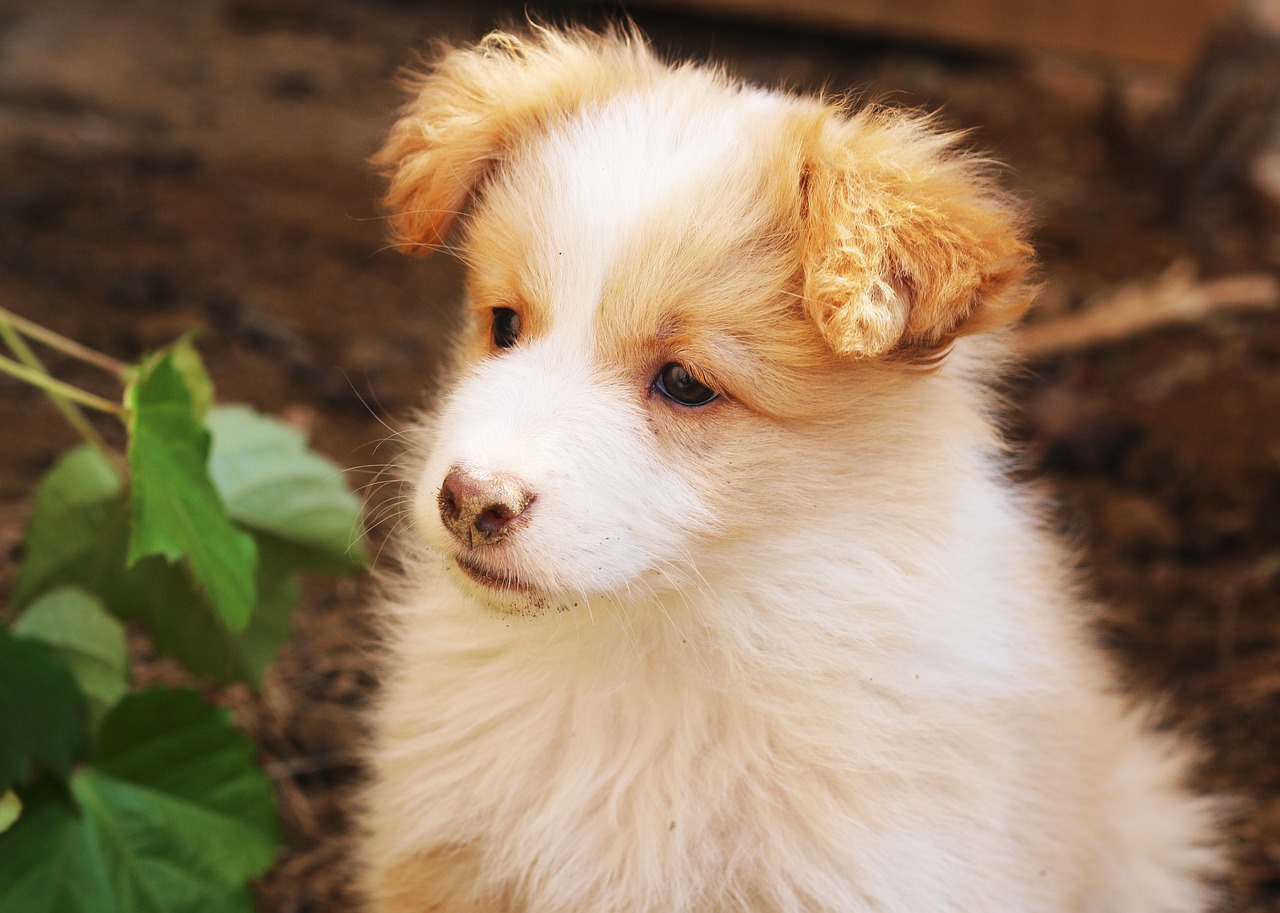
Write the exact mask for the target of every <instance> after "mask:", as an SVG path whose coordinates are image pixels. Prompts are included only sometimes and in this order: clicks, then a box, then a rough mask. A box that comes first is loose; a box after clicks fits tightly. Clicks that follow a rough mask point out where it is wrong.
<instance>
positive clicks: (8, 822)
mask: <svg viewBox="0 0 1280 913" xmlns="http://www.w3.org/2000/svg"><path fill="white" fill-rule="evenodd" d="M21 817H22V800H21V799H19V798H18V794H17V793H15V792H14V791H13V790H9V791H8V792H6V793H4V794H0V834H3V833H4V832H5V831H7V830H8V829H9V828H11V827H13V824H14V822H15V821H17V820H18V819H19V818H21Z"/></svg>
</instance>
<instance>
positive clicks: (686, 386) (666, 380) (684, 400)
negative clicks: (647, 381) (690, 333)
mask: <svg viewBox="0 0 1280 913" xmlns="http://www.w3.org/2000/svg"><path fill="white" fill-rule="evenodd" d="M653 386H654V389H656V390H657V391H658V392H659V393H661V394H662V395H663V396H665V397H666V398H667V399H669V400H671V401H672V402H676V403H679V404H680V405H682V406H705V405H706V404H707V403H709V402H711V401H712V400H713V399H715V398H716V397H717V396H719V395H720V394H719V393H717V392H716V391H715V390H712V389H711V388H710V387H708V386H706V385H705V384H700V383H698V382H697V381H696V380H694V379H693V375H691V374H690V373H689V372H688V371H686V370H685V367H684V365H681V364H677V363H675V362H672V363H671V364H669V365H667V366H666V367H664V368H663V369H662V370H661V371H659V372H658V376H657V377H655V378H654V379H653Z"/></svg>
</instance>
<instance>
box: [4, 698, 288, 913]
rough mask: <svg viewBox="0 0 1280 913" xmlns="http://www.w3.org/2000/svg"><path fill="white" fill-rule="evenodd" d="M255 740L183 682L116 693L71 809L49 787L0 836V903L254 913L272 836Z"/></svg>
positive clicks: (10, 907) (85, 912) (44, 910)
mask: <svg viewBox="0 0 1280 913" xmlns="http://www.w3.org/2000/svg"><path fill="white" fill-rule="evenodd" d="M253 754H254V748H253V744H252V743H251V742H250V741H249V740H248V739H247V738H245V737H244V736H243V735H242V734H240V733H238V732H236V731H235V730H234V729H233V728H232V727H231V725H230V723H229V722H228V721H227V718H226V715H225V714H224V713H223V712H222V711H220V710H219V709H218V708H216V707H212V706H210V705H208V704H205V703H204V702H203V701H202V700H201V699H200V697H199V695H198V694H196V693H195V692H192V691H167V690H157V691H150V692H145V693H143V694H135V695H130V696H128V697H126V698H125V699H124V700H123V701H121V702H120V705H119V706H118V707H117V708H116V710H115V711H113V712H112V714H111V715H110V716H108V717H107V720H106V723H105V724H104V726H103V730H102V736H101V739H100V744H99V751H98V756H97V757H96V758H95V759H94V760H93V761H92V762H91V763H90V764H88V765H86V766H85V767H82V768H81V769H79V770H77V771H76V773H75V775H74V776H73V778H72V780H71V793H72V795H73V796H74V798H75V801H76V804H77V805H78V807H79V812H80V814H79V816H77V815H76V813H75V811H74V810H73V809H71V808H70V807H69V806H68V805H67V804H66V801H65V799H64V798H63V797H61V796H59V795H58V794H57V793H56V792H55V791H53V790H49V789H43V790H40V789H37V790H33V791H32V793H31V794H29V795H28V796H27V813H26V814H24V816H23V817H22V819H21V820H20V821H19V822H18V823H17V824H16V825H15V826H14V827H13V828H12V829H11V830H10V831H8V832H7V833H5V834H3V835H0V910H2V911H6V913H8V911H14V913H17V911H22V913H252V910H253V903H252V898H251V896H250V892H249V890H248V888H247V887H246V883H247V882H248V880H249V879H251V878H255V877H257V876H258V875H261V874H262V873H263V872H265V871H266V870H267V868H268V867H270V865H271V862H272V858H273V856H274V854H275V850H276V848H277V847H278V846H279V845H280V843H281V838H280V831H279V826H278V825H277V823H276V813H275V805H274V802H273V800H272V796H271V784H270V781H269V780H268V778H267V776H266V775H265V774H264V773H263V772H262V771H261V770H260V769H258V768H257V767H256V766H255V765H254V763H253Z"/></svg>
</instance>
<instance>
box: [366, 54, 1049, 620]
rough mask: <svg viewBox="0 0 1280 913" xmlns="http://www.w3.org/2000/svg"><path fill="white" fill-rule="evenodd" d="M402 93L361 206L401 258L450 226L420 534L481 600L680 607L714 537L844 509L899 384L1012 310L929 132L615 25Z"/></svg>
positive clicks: (1002, 256)
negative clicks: (662, 51) (771, 88)
mask: <svg viewBox="0 0 1280 913" xmlns="http://www.w3.org/2000/svg"><path fill="white" fill-rule="evenodd" d="M413 92H414V100H413V101H412V103H411V104H410V105H409V107H408V108H407V109H406V111H405V112H404V114H403V116H402V118H401V119H400V121H399V122H398V123H397V125H396V126H395V128H394V130H393V132H392V134H391V137H390V139H389V140H388V142H387V144H386V145H385V147H384V148H383V149H382V151H381V152H380V153H379V156H378V162H379V163H380V165H382V166H383V167H384V168H385V169H386V171H387V173H388V175H389V177H390V187H389V190H388V192H387V195H386V198H385V204H386V206H387V208H388V211H389V214H390V219H391V224H392V226H393V229H394V232H395V235H396V240H397V241H398V243H400V244H401V245H402V246H403V247H405V248H407V249H408V250H409V251H411V252H415V253H427V252H430V251H431V250H433V249H435V248H436V247H438V246H440V245H441V244H442V243H443V242H444V239H445V237H446V235H447V234H448V233H449V231H450V226H451V225H452V223H454V222H455V220H456V219H457V218H458V216H459V215H461V214H463V213H466V214H467V218H466V220H465V221H466V225H465V232H464V233H463V235H462V238H461V240H460V242H459V248H460V251H461V257H462V259H463V261H464V262H465V263H466V265H467V267H468V285H469V294H468V297H469V302H470V310H471V316H472V319H471V320H470V322H469V329H468V330H467V332H466V335H465V338H464V340H463V342H462V349H463V351H462V353H461V357H460V359H459V361H458V363H457V364H458V368H457V372H456V377H454V378H452V381H453V383H452V386H451V388H450V390H449V391H448V393H447V395H446V396H445V398H444V399H443V401H442V405H441V407H440V409H439V411H438V414H437V415H436V416H435V417H434V419H433V421H432V437H431V443H430V445H429V447H428V450H429V455H427V456H426V457H425V459H424V461H423V464H422V467H421V469H420V476H419V478H417V479H416V480H415V481H416V484H417V497H416V501H415V517H416V519H417V521H418V527H419V529H420V531H421V533H422V535H424V536H425V538H426V539H427V540H428V541H429V542H430V543H432V544H433V545H434V546H435V547H436V548H437V549H438V550H439V551H441V552H442V553H443V554H444V555H445V556H446V560H447V561H448V563H449V564H450V565H451V567H453V568H455V569H456V571H457V572H458V574H459V577H460V579H464V580H465V581H467V582H466V583H465V584H464V585H467V586H469V587H470V588H472V589H473V590H474V592H476V593H477V594H480V595H481V596H482V597H483V598H484V599H485V600H486V601H488V602H489V603H491V604H493V605H497V606H502V607H506V608H512V609H527V608H534V607H539V606H542V607H546V606H555V607H572V606H573V605H574V604H575V603H578V602H581V601H583V600H585V599H592V598H595V597H598V596H600V595H606V596H610V597H614V598H616V597H620V596H623V595H625V594H633V595H640V596H644V595H647V594H650V593H653V592H657V591H662V590H665V589H668V588H671V587H678V588H682V589H685V590H686V591H691V590H692V589H696V588H698V587H701V586H705V585H707V582H706V580H705V579H704V574H705V570H706V567H707V566H708V562H713V561H714V558H713V557H712V556H714V555H715V554H728V553H729V552H732V551H734V547H733V546H734V544H735V543H736V544H739V545H740V544H741V543H743V542H753V541H754V542H763V541H768V540H771V539H778V538H782V537H783V532H784V531H785V530H787V529H792V528H809V529H812V530H815V532H816V530H817V529H818V528H820V526H821V524H822V523H823V522H829V521H831V520H832V519H833V517H839V516H842V515H846V514H849V513H851V512H853V511H855V510H856V508H857V506H856V505H851V504H848V503H846V502H844V501H841V500H840V499H841V498H842V497H844V496H846V495H848V489H847V487H845V482H848V481H850V480H857V479H859V478H861V476H860V474H861V473H865V472H867V471H874V473H876V474H878V475H881V476H882V475H883V474H884V471H885V467H886V466H887V465H890V464H892V463H893V461H894V460H895V459H896V458H895V456H894V450H895V448H898V447H900V446H903V445H904V441H905V440H906V439H908V438H910V437H911V436H912V431H911V428H912V425H911V423H910V422H908V421H905V420H904V419H903V416H904V414H905V413H906V412H909V411H910V409H911V408H912V406H911V403H912V397H913V396H917V395H918V394H916V393H913V392H912V391H913V390H918V389H921V387H920V385H922V384H927V383H929V382H930V376H929V372H928V371H926V370H923V369H922V367H921V366H922V365H932V366H933V367H934V368H936V367H937V362H938V361H939V359H941V358H942V357H943V356H944V354H945V353H946V351H947V350H948V348H949V347H950V346H951V345H952V344H953V343H954V342H955V341H956V340H957V339H958V338H960V337H962V336H966V335H969V334H974V333H978V332H981V331H985V330H989V329H992V328H995V327H998V326H1002V325H1004V324H1006V323H1008V322H1009V321H1010V320H1012V319H1014V318H1016V317H1017V316H1018V315H1019V314H1021V312H1022V311H1023V310H1024V308H1025V307H1026V305H1027V303H1028V301H1029V299H1030V292H1029V287H1028V283H1027V273H1028V269H1029V266H1030V251H1029V248H1028V247H1027V245H1026V244H1025V243H1024V242H1023V240H1022V239H1021V237H1020V235H1019V230H1018V225H1017V220H1016V219H1015V217H1014V216H1013V215H1012V214H1011V209H1010V206H1009V205H1008V201H1007V199H1006V197H1005V196H1004V195H1002V194H1001V193H1000V192H999V191H998V190H997V189H996V188H995V186H994V184H993V183H992V182H991V180H990V179H989V178H988V177H987V176H986V175H985V173H984V169H983V166H982V164H981V163H980V162H978V161H977V160H975V159H973V158H971V157H966V156H965V155H963V154H961V153H959V152H958V151H957V148H956V143H957V140H956V137H955V136H951V135H947V134H942V133H939V132H937V131H936V130H934V129H933V127H932V126H931V125H930V123H929V121H928V120H927V119H925V118H921V117H919V116H916V115H908V114H903V113H892V112H888V111H883V110H864V111H860V112H856V113H855V112H852V111H851V110H850V109H849V108H848V107H846V106H845V105H843V104H841V103H837V102H833V101H828V100H823V99H816V98H800V97H794V96H790V95H785V94H782V93H778V92H768V91H763V90H760V89H756V88H752V87H747V86H743V85H741V84H738V83H736V82H734V81H733V80H731V79H729V78H728V77H726V76H725V75H724V74H723V73H721V72H719V71H716V70H712V69H708V68H703V67H695V66H689V65H685V66H680V67H669V66H666V65H663V64H661V63H659V62H658V61H657V60H656V59H655V58H654V57H653V55H652V54H651V53H650V51H649V50H648V48H647V47H646V46H645V44H644V42H643V40H642V39H640V38H639V37H638V36H636V35H635V34H633V33H626V32H618V33H613V34H608V35H603V36H600V35H594V34H590V33H585V32H560V31H551V30H543V29H535V30H533V31H532V32H531V34H530V35H528V36H526V37H516V36H513V35H508V34H498V35H491V36H490V37H488V38H486V39H485V40H484V41H482V42H481V43H480V44H478V45H476V46H475V47H469V48H462V49H448V50H446V51H444V52H442V53H441V54H440V56H439V57H438V59H437V61H436V62H435V64H434V65H433V66H432V67H431V68H430V70H429V72H427V73H426V74H425V75H423V76H422V77H421V78H420V79H418V80H417V81H416V83H415V85H414V87H413ZM917 446H918V443H917ZM859 448H861V449H860V450H859ZM868 461H871V463H872V464H873V469H872V470H869V468H868V465H867V464H868ZM876 461H879V462H876ZM875 481H876V484H879V485H881V486H884V485H886V484H891V480H886V479H884V478H878V479H877V480H875ZM899 482H900V483H901V484H903V485H910V484H911V479H910V471H909V470H904V472H903V474H902V475H901V477H900V479H899ZM886 497H892V495H891V494H887V495H886ZM839 525H840V524H839V523H833V524H832V527H831V528H832V529H833V530H834V529H837V528H838V527H839ZM820 538H821V537H820V534H818V539H817V540H815V541H818V540H820ZM748 554H750V552H748ZM760 554H761V557H762V559H763V557H764V554H763V552H760ZM738 557H739V560H740V558H741V553H739V556H738Z"/></svg>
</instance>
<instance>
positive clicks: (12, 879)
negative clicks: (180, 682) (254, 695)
mask: <svg viewBox="0 0 1280 913" xmlns="http://www.w3.org/2000/svg"><path fill="white" fill-rule="evenodd" d="M0 338H2V339H3V341H4V342H5V343H6V344H7V345H8V347H9V349H10V351H11V352H12V354H13V356H14V357H13V358H8V357H4V356H0V371H4V372H5V373H8V374H11V375H13V376H16V377H19V378H21V379H23V380H25V381H27V382H29V383H31V384H32V385H34V386H36V387H39V388H40V389H42V390H44V391H45V392H46V393H47V394H48V395H49V396H50V398H51V399H52V400H53V402H54V404H55V405H56V407H57V408H58V409H59V410H60V411H61V412H62V414H63V415H64V416H65V417H66V418H67V420H68V421H69V422H70V423H71V425H72V426H73V427H74V428H76V429H77V430H78V431H79V433H80V434H81V436H82V437H83V438H84V444H83V445H82V446H80V447H77V448H76V449H74V450H72V451H70V452H69V453H67V454H66V455H65V456H64V457H63V458H62V459H61V460H59V461H58V463H57V464H56V465H55V466H54V467H53V468H52V469H51V470H50V471H49V473H48V474H47V475H46V476H45V478H44V479H43V480H42V481H41V483H40V485H39V487H38V488H37V491H36V494H35V501H34V506H33V509H32V512H31V517H30V520H29V522H28V525H27V528H26V531H25V536H24V550H25V554H24V558H23V561H22V564H21V567H20V568H19V571H18V575H17V578H16V580H15V582H14V587H13V606H12V612H11V614H12V615H13V616H15V617H16V621H15V622H14V623H13V625H12V626H11V627H10V628H9V629H7V630H6V629H5V628H4V627H2V626H0V913H98V911H111V913H117V911H118V913H151V911H155V913H161V911H164V913H178V911H190V913H197V911H199V913H222V911H228V913H232V911H234V913H240V911H244V913H248V911H251V910H252V909H253V905H252V899H251V895H250V892H249V889H248V887H247V882H248V880H249V879H251V878H254V877H256V876H258V875H261V874H262V873H263V872H264V871H265V870H266V869H267V868H268V867H269V866H270V864H271V860H272V857H273V855H274V852H275V850H276V848H277V847H278V845H279V843H280V834H279V831H278V825H277V823H276V812H275V804H274V800H273V798H272V794H271V788H270V782H269V780H268V778H267V776H266V774H265V773H264V772H263V771H262V770H261V769H259V768H258V766H257V765H256V764H255V762H254V753H255V752H254V747H253V744H252V743H251V742H250V741H249V739H248V738H246V737H245V736H244V735H243V734H241V733H239V732H238V731H237V730H236V729H235V728H234V727H233V726H232V724H231V719H230V716H229V714H228V713H227V712H226V711H225V710H223V709H222V708H219V707H217V706H214V705H212V704H209V703H207V702H206V701H205V700H204V699H203V698H202V697H201V695H200V694H199V693H198V692H196V691H193V690H190V689H164V688H153V689H150V690H147V691H142V692H131V689H130V658H129V651H128V649H127V646H126V636H125V635H126V628H125V625H126V624H137V625H140V626H142V627H144V628H145V629H146V630H147V631H148V632H149V634H150V636H151V639H152V642H153V643H154V646H155V648H156V649H157V650H158V651H159V652H161V653H164V654H167V655H169V656H172V657H174V658H175V659H177V660H178V661H179V662H181V663H182V664H183V665H184V666H186V668H187V669H189V670H190V671H192V672H194V673H196V674H198V675H201V676H205V677H207V678H210V679H213V680H215V681H218V682H234V681H240V682H246V683H248V684H250V685H253V686H255V687H256V686H258V685H260V684H261V682H262V678H263V676H264V675H265V673H266V671H267V669H268V667H269V666H270V664H271V662H272V660H273V657H274V655H275V653H276V651H277V650H278V648H279V647H280V645H281V644H282V643H283V641H284V640H285V638H286V637H287V636H288V632H289V623H290V613H291V611H292V609H293V607H294V605H295V604H296V602H297V601H298V599H299V596H300V590H299V586H298V582H297V579H296V578H297V576H298V573H299V572H300V571H313V572H330V573H341V572H348V571H355V570H359V569H361V568H363V567H364V566H365V565H366V563H367V556H366V553H365V549H364V546H363V539H362V533H361V521H360V510H359V503H358V501H357V499H356V497H355V496H354V495H353V494H352V493H351V491H350V490H349V489H348V488H347V486H346V484H345V482H344V480H343V477H342V472H341V470H340V469H339V468H338V467H337V466H336V465H334V464H333V463H332V462H330V461H329V460H327V459H325V458H324V457H321V456H319V455H317V454H315V453H313V452H311V451H310V450H308V448H307V446H306V441H305V438H304V436H303V435H302V434H301V433H300V432H299V431H297V430H295V429H294V428H292V427H290V426H288V425H287V424H285V423H283V422H281V421H279V420H277V419H274V418H271V417H269V416H266V415H263V414H260V413H258V412H255V411H253V410H252V409H249V408H247V407H244V406H214V405H213V404H212V403H213V385H212V383H211V382H210V380H209V376H208V374H207V373H206V372H205V370H204V367H203V365H202V363H201V361H200V357H199V355H198V354H197V353H196V350H195V349H194V347H193V346H192V345H191V343H190V341H189V340H187V339H183V340H180V341H179V342H177V343H175V344H174V345H172V346H170V347H168V348H165V349H163V350H160V351H158V352H155V353H153V354H151V355H148V356H147V357H146V358H144V359H143V360H142V361H141V362H139V363H138V364H135V365H127V364H124V363H121V362H117V361H115V360H114V359H111V358H108V357H107V356H104V355H102V354H100V353H97V352H93V351H91V350H88V349H85V348H84V347H82V346H80V345H78V344H76V343H74V342H73V341H71V340H68V339H65V338H63V337H61V336H58V335H57V334H54V333H52V332H50V331H49V330H47V329H44V328H43V327H40V326H38V325H35V324H32V323H30V322H29V321H26V320H23V319H22V318H20V317H18V316H17V315H14V314H11V313H9V312H8V311H5V310H3V309H0ZM27 339H32V340H36V341H39V342H41V343H43V344H46V345H48V346H52V347H53V348H55V349H58V350H60V351H61V352H63V353H65V354H67V355H71V356H73V357H75V358H79V359H81V360H83V361H86V362H89V363H90V364H93V365H97V366H98V367H100V368H102V369H104V370H105V371H107V372H109V373H110V374H112V375H113V376H114V377H115V378H116V379H117V380H118V381H119V383H120V385H121V396H120V399H119V401H118V402H117V401H110V400H107V399H103V398H101V397H98V396H96V395H93V394H90V393H87V392H85V391H82V390H80V389H78V388H76V387H72V386H69V385H67V384H65V383H62V382H61V381H58V380H57V379H55V378H53V377H51V376H50V375H49V373H48V372H47V371H46V370H45V368H44V366H43V364H42V363H41V362H40V360H39V358H38V357H37V356H36V354H35V353H34V352H33V351H32V349H31V347H30V346H29V345H28V344H27ZM83 408H90V409H96V410H99V411H102V412H107V413H110V414H112V415H115V416H117V417H118V418H119V419H120V420H121V421H122V422H123V423H124V426H125V429H126V431H127V437H128V448H127V451H126V453H124V454H121V453H119V452H117V451H114V450H113V449H111V447H110V446H109V445H108V444H107V443H106V441H105V440H104V439H103V437H102V436H101V435H100V434H98V432H97V431H96V430H95V428H94V426H93V425H92V424H91V423H90V422H89V421H87V420H86V418H85V416H84V414H83V412H82V409H83Z"/></svg>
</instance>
